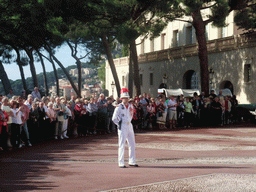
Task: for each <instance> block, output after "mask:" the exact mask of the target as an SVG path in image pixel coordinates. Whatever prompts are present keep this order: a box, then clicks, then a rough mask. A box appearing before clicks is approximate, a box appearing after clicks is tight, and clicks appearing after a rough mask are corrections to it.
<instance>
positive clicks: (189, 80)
mask: <svg viewBox="0 0 256 192" xmlns="http://www.w3.org/2000/svg"><path fill="white" fill-rule="evenodd" d="M182 88H183V89H198V88H199V77H198V74H197V73H196V72H195V71H194V70H188V71H187V72H186V73H185V74H184V75H183V84H182Z"/></svg>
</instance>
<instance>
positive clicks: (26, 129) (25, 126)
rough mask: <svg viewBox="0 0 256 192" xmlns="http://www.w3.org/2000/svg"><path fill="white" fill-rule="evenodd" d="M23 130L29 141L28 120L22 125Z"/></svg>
mask: <svg viewBox="0 0 256 192" xmlns="http://www.w3.org/2000/svg"><path fill="white" fill-rule="evenodd" d="M21 128H22V129H23V131H24V132H25V136H26V139H27V142H28V141H29V132H28V124H27V121H26V122H25V123H24V125H23V126H22V127H21Z"/></svg>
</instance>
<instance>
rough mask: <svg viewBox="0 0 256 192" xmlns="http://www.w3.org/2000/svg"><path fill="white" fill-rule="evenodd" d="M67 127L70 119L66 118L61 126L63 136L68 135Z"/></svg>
mask: <svg viewBox="0 0 256 192" xmlns="http://www.w3.org/2000/svg"><path fill="white" fill-rule="evenodd" d="M67 129H68V119H64V121H63V125H62V128H61V133H62V134H61V136H63V137H66V136H67Z"/></svg>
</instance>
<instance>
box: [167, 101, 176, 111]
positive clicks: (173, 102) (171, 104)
mask: <svg viewBox="0 0 256 192" xmlns="http://www.w3.org/2000/svg"><path fill="white" fill-rule="evenodd" d="M176 104H177V102H176V100H175V99H174V100H171V99H169V101H168V106H169V105H170V106H173V105H176ZM170 109H171V110H172V111H176V107H170Z"/></svg>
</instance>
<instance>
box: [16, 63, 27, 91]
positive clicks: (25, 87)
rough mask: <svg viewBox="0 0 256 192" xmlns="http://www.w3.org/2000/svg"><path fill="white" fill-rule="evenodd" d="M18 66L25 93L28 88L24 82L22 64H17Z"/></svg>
mask: <svg viewBox="0 0 256 192" xmlns="http://www.w3.org/2000/svg"><path fill="white" fill-rule="evenodd" d="M18 66H19V69H20V76H21V80H22V84H23V89H24V90H25V91H26V93H28V88H27V83H26V79H25V74H24V70H23V66H22V65H18Z"/></svg>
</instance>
